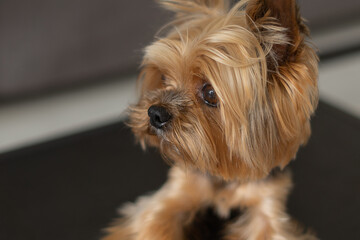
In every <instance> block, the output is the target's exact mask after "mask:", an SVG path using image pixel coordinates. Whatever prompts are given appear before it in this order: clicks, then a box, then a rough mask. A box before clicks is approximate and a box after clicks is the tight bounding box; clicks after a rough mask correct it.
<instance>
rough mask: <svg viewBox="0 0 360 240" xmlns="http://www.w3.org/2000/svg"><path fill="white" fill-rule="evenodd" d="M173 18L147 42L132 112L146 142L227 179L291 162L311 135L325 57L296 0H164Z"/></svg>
mask: <svg viewBox="0 0 360 240" xmlns="http://www.w3.org/2000/svg"><path fill="white" fill-rule="evenodd" d="M161 4H162V5H163V6H165V7H166V8H167V9H170V10H172V11H174V12H176V17H175V20H174V21H173V22H172V23H171V24H170V25H171V26H172V28H171V29H170V31H168V33H167V34H166V36H165V37H162V38H159V39H158V40H157V41H155V42H154V43H153V44H151V45H150V46H148V47H147V48H146V49H145V56H144V59H143V67H142V71H141V74H140V77H139V79H140V80H141V88H140V92H141V97H140V100H139V102H138V104H136V105H134V106H132V107H130V122H129V125H130V126H131V128H132V130H133V132H134V134H135V136H136V137H137V138H138V139H139V141H140V143H141V145H142V146H143V147H145V146H146V145H149V146H155V147H158V148H159V149H160V152H161V153H162V155H163V156H164V158H165V159H167V160H169V161H170V162H172V163H174V164H177V165H180V166H181V167H184V168H190V169H196V170H200V171H202V172H205V173H208V174H211V175H214V176H218V177H221V178H223V179H225V180H230V179H238V180H253V179H259V178H262V177H265V176H266V175H267V174H268V173H269V172H270V171H271V169H273V168H274V167H277V166H280V167H284V166H285V165H286V164H287V163H288V162H289V161H290V160H291V159H292V158H293V157H294V156H295V154H296V152H297V150H298V148H299V146H300V145H301V144H304V143H305V142H306V140H307V139H308V137H309V135H310V124H309V119H310V116H311V114H312V113H313V111H314V109H315V108H316V104H317V99H318V95H317V57H316V54H315V52H314V50H313V49H312V48H311V47H310V46H308V45H307V44H306V42H305V41H304V38H305V36H306V35H307V29H306V27H305V26H304V25H303V24H302V21H301V19H300V17H299V14H298V11H297V9H296V6H295V1H288V0H278V1H272V0H268V1H264V0H250V1H241V2H239V3H238V4H236V5H235V6H233V7H232V8H230V7H229V5H230V4H229V1H224V0H213V1H211V0H207V1H206V0H173V1H161Z"/></svg>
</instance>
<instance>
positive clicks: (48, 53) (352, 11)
mask: <svg viewBox="0 0 360 240" xmlns="http://www.w3.org/2000/svg"><path fill="white" fill-rule="evenodd" d="M299 4H300V5H301V9H302V12H303V15H304V16H305V17H306V18H307V19H308V20H309V21H310V25H311V27H312V28H313V30H315V31H318V30H321V29H323V28H329V27H331V26H333V25H334V24H341V23H342V22H344V21H349V20H351V19H353V18H354V17H356V16H360V1H358V0H342V1H337V0H330V1H329V0H328V1H327V0H300V1H299ZM168 16H169V14H168V13H165V12H164V11H163V10H160V8H159V7H158V6H157V5H156V4H155V3H154V0H31V1H29V0H0V99H3V100H4V99H13V98H16V97H19V96H24V95H32V94H36V93H41V92H47V91H50V90H54V89H62V88H66V87H72V86H74V85H81V84H84V83H89V82H96V81H103V79H106V78H108V77H111V76H120V75H121V74H124V73H129V72H132V73H134V72H135V71H136V68H137V66H138V64H139V62H140V57H141V49H142V48H143V47H144V46H145V45H146V44H148V43H149V42H150V41H151V40H152V37H153V34H154V33H155V31H156V30H157V29H158V28H159V26H161V25H162V24H163V23H164V22H166V19H167V18H168Z"/></svg>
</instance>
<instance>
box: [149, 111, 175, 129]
mask: <svg viewBox="0 0 360 240" xmlns="http://www.w3.org/2000/svg"><path fill="white" fill-rule="evenodd" d="M148 115H149V117H150V124H151V125H153V126H154V127H156V128H158V129H160V128H162V127H163V126H164V125H165V124H166V123H167V122H168V121H169V120H170V119H171V114H170V113H169V112H168V111H167V110H166V108H164V107H161V106H156V105H153V106H151V107H149V109H148Z"/></svg>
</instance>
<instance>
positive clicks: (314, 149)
mask: <svg viewBox="0 0 360 240" xmlns="http://www.w3.org/2000/svg"><path fill="white" fill-rule="evenodd" d="M312 126H313V135H312V138H311V140H310V142H309V143H308V145H307V146H306V147H304V148H302V149H301V150H300V152H299V153H298V157H297V159H296V160H295V161H293V162H292V163H291V164H290V168H291V169H292V171H293V175H294V182H295V185H294V190H293V192H292V193H291V196H290V199H289V202H288V207H289V212H290V213H291V215H292V216H294V217H295V218H296V219H297V220H299V221H300V222H301V223H303V224H304V226H306V227H311V228H312V229H313V230H315V231H316V232H317V234H318V236H319V237H320V238H321V239H324V240H339V239H348V240H350V239H351V240H352V239H353V240H355V239H360V228H359V226H358V225H359V223H360V204H359V202H360V192H359V189H360V175H359V169H360V161H359V159H360V148H359V140H358V138H359V133H360V121H359V120H358V119H356V118H353V117H352V116H350V115H347V114H345V113H343V112H341V111H339V110H337V109H335V108H333V107H331V106H329V105H327V104H325V103H321V104H320V106H319V109H318V111H317V114H316V116H315V118H314V119H313V122H312ZM166 171H167V166H166V165H165V164H164V163H163V161H162V160H161V158H160V156H159V155H158V154H157V153H156V152H154V151H152V150H151V151H147V152H146V153H144V152H143V151H141V150H140V147H139V146H138V145H135V144H134V139H133V137H132V134H131V133H130V131H129V129H128V128H126V127H125V126H124V124H123V123H121V122H119V123H118V124H114V125H110V126H106V127H103V128H100V129H96V130H93V131H89V132H85V133H82V134H78V135H74V136H69V137H66V138H63V139H59V140H56V141H53V142H48V143H44V144H41V145H37V146H33V147H30V148H26V149H21V150H18V151H14V152H11V153H7V154H2V155H0V189H1V198H0V213H1V214H0V239H4V240H5V239H6V240H18V239H28V240H39V239H52V240H64V239H74V240H75V239H76V240H80V239H84V240H85V239H86V240H90V239H94V240H95V239H98V238H99V237H100V236H101V235H102V232H101V229H103V228H104V227H106V226H107V225H108V224H109V223H110V222H111V220H112V219H114V218H115V217H116V216H117V214H116V211H115V209H116V208H118V207H119V206H120V204H122V203H124V202H127V201H133V200H135V199H136V197H138V196H140V195H143V194H145V193H149V192H150V191H154V190H156V189H158V188H159V187H160V186H161V185H162V184H163V182H164V181H165V180H166Z"/></svg>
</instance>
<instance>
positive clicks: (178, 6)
mask: <svg viewBox="0 0 360 240" xmlns="http://www.w3.org/2000/svg"><path fill="white" fill-rule="evenodd" d="M157 2H159V3H160V5H162V6H163V7H164V8H166V9H168V10H170V11H173V12H175V13H176V14H177V16H179V17H184V16H190V15H218V14H223V13H224V12H225V11H226V10H227V9H228V5H229V1H226V0H157Z"/></svg>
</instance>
